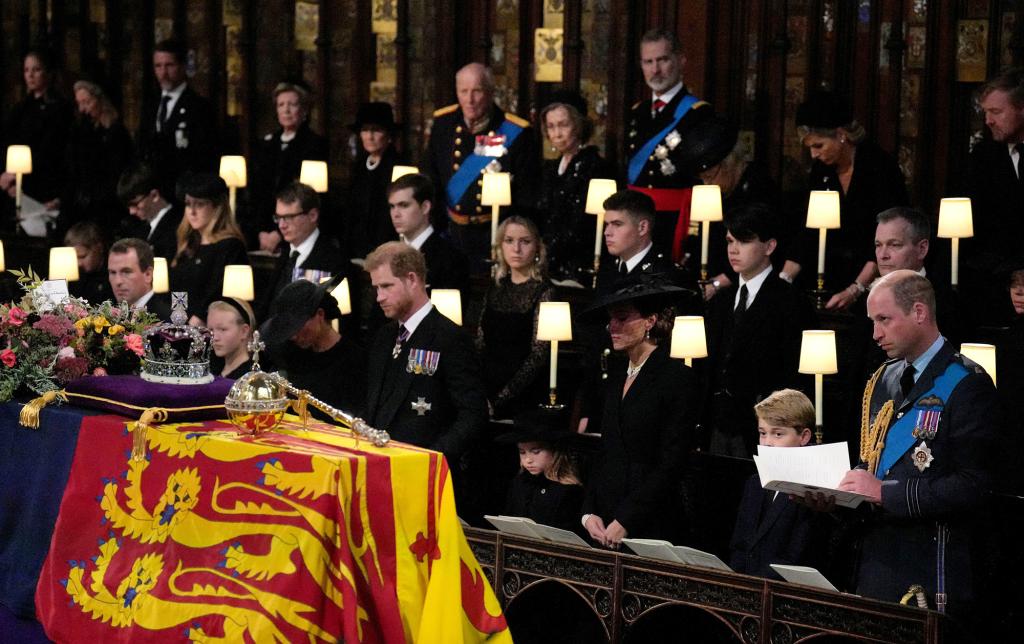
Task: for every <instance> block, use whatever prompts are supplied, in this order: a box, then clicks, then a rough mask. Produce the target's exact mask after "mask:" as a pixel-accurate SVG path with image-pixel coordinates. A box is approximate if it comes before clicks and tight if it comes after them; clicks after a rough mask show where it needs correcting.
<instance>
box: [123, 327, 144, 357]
mask: <svg viewBox="0 0 1024 644" xmlns="http://www.w3.org/2000/svg"><path fill="white" fill-rule="evenodd" d="M124 346H126V347H128V349H129V350H130V351H131V352H132V353H134V354H135V355H137V356H140V357H141V356H142V354H143V353H145V352H146V350H145V348H144V347H143V346H142V336H141V335H139V334H138V333H129V334H128V335H126V336H125V337H124Z"/></svg>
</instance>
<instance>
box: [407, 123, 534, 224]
mask: <svg viewBox="0 0 1024 644" xmlns="http://www.w3.org/2000/svg"><path fill="white" fill-rule="evenodd" d="M506 119H508V120H509V121H512V122H513V123H515V124H516V125H519V126H521V127H524V128H525V129H524V130H523V131H522V132H520V133H519V136H518V137H516V140H515V141H514V142H513V143H512V146H511V147H509V148H508V150H507V152H506V154H505V155H503V156H501V157H498V158H497V159H496V161H497V162H498V164H500V166H501V170H500V171H501V172H510V173H512V208H511V209H510V210H509V209H506V210H505V211H503V213H502V214H520V215H524V216H528V217H531V218H533V215H532V213H533V211H534V208H535V207H536V203H537V195H538V192H539V191H538V187H539V181H538V178H539V177H540V152H539V148H538V142H537V136H536V133H535V132H534V131H533V128H532V127H530V124H529V122H528V121H526V120H524V119H522V118H520V117H518V116H516V115H515V114H511V113H506V112H505V111H504V110H502V109H501V108H500V107H498V106H497V105H493V106H492V107H491V116H490V122H489V124H488V126H487V127H488V129H487V130H485V131H484V132H482V133H481V134H488V133H491V132H493V131H495V130H497V129H498V127H500V126H501V124H502V123H504V122H505V120H506ZM475 145H476V136H475V135H474V134H473V133H471V132H469V129H468V128H467V127H466V121H465V119H464V118H463V116H462V109H461V108H459V106H458V105H449V106H447V107H443V108H441V109H439V110H437V111H435V112H434V125H433V127H432V129H431V131H430V142H429V144H428V145H427V168H426V172H427V174H429V175H430V177H431V178H432V179H433V180H434V185H435V190H436V202H435V203H434V208H433V211H432V215H431V221H432V222H433V223H434V226H435V227H436V228H437V229H438V230H444V229H445V227H446V226H447V223H448V217H447V216H446V214H445V209H446V208H447V209H449V210H452V211H454V212H456V213H457V214H459V215H464V216H487V217H489V216H490V213H491V208H490V206H486V207H485V206H481V205H480V186H481V185H482V184H481V183H479V182H480V181H481V179H479V178H478V179H477V180H476V181H473V182H472V183H471V184H470V186H469V188H468V189H467V190H466V192H465V193H463V195H462V198H461V199H460V200H459V202H458V203H448V201H449V200H448V198H447V193H446V191H445V187H446V186H447V184H448V180H449V179H451V177H452V175H454V174H455V172H457V168H458V167H459V166H460V165H461V163H462V161H463V160H464V159H466V158H467V157H469V156H470V155H471V154H473V149H474V147H475Z"/></svg>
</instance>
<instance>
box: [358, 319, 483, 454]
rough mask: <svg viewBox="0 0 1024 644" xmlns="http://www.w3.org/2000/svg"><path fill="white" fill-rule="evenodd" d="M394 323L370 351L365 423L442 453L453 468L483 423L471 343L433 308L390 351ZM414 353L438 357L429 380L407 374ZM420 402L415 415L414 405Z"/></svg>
mask: <svg viewBox="0 0 1024 644" xmlns="http://www.w3.org/2000/svg"><path fill="white" fill-rule="evenodd" d="M397 337H398V323H397V322H395V321H392V322H389V323H388V324H387V325H385V326H384V327H382V328H381V329H380V330H379V331H377V335H376V336H375V337H374V340H373V344H372V347H371V349H370V355H369V362H368V367H369V369H368V371H369V376H368V379H367V404H366V420H367V422H368V423H370V425H372V426H374V427H377V428H379V429H385V430H387V431H388V432H390V433H391V438H393V439H394V440H398V441H403V442H407V443H412V444H413V445H418V446H420V447H428V448H430V449H433V450H437V451H439V452H444V454H445V456H446V457H447V459H448V462H449V464H450V465H451V466H452V467H453V468H454V467H455V464H456V463H457V462H458V460H459V458H460V457H461V456H462V455H463V454H464V453H465V452H466V450H467V449H469V447H471V446H472V444H473V443H474V442H476V440H477V438H478V437H479V435H480V432H481V430H482V429H483V427H484V423H485V422H486V420H487V398H486V396H485V395H484V388H483V381H482V379H481V377H480V368H479V365H478V361H477V357H476V354H475V353H474V351H473V342H472V340H471V339H470V337H469V336H468V335H467V334H466V332H465V331H464V330H463V329H462V328H461V327H458V326H456V325H455V323H454V322H452V321H451V320H449V319H448V318H446V317H444V316H443V315H441V314H440V313H438V312H437V309H431V311H430V312H429V313H427V315H426V317H425V318H423V321H422V322H420V324H419V326H418V327H416V331H415V332H414V333H413V334H412V335H411V336H410V337H409V338H408V339H407V340H406V341H405V343H404V344H403V345H402V349H401V352H400V353H399V354H398V357H397V358H392V349H393V347H394V346H395V340H396V338H397ZM412 349H421V350H427V351H433V352H437V353H439V354H440V357H439V359H438V361H437V371H436V372H435V373H434V374H433V375H428V374H427V373H422V374H416V373H413V372H412V371H411V370H409V369H408V359H409V353H410V351H411V350H412ZM420 401H422V403H425V404H429V405H430V409H429V410H428V409H426V408H425V407H423V406H422V405H421V406H420V409H421V411H422V413H420V412H418V411H417V410H416V408H414V407H413V405H414V404H416V403H418V402H420Z"/></svg>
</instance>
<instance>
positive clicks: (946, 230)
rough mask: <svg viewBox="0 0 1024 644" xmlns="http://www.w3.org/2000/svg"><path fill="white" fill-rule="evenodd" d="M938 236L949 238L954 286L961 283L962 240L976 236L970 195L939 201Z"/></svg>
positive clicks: (950, 268)
mask: <svg viewBox="0 0 1024 644" xmlns="http://www.w3.org/2000/svg"><path fill="white" fill-rule="evenodd" d="M937 234H938V236H939V237H942V238H943V239H949V242H950V254H951V260H952V261H951V263H950V266H949V278H950V283H951V284H952V285H953V288H956V287H957V286H958V285H959V283H960V240H961V239H962V238H964V237H974V216H973V215H972V212H971V200H970V198H968V197H947V198H945V199H943V200H942V201H940V202H939V230H938V233H937Z"/></svg>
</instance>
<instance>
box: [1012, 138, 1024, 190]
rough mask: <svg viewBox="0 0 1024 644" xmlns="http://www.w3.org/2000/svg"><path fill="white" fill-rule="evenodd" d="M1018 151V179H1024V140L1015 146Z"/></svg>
mask: <svg viewBox="0 0 1024 644" xmlns="http://www.w3.org/2000/svg"><path fill="white" fill-rule="evenodd" d="M1013 149H1014V150H1016V151H1017V181H1024V142H1021V143H1018V144H1017V145H1015V146H1013Z"/></svg>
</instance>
